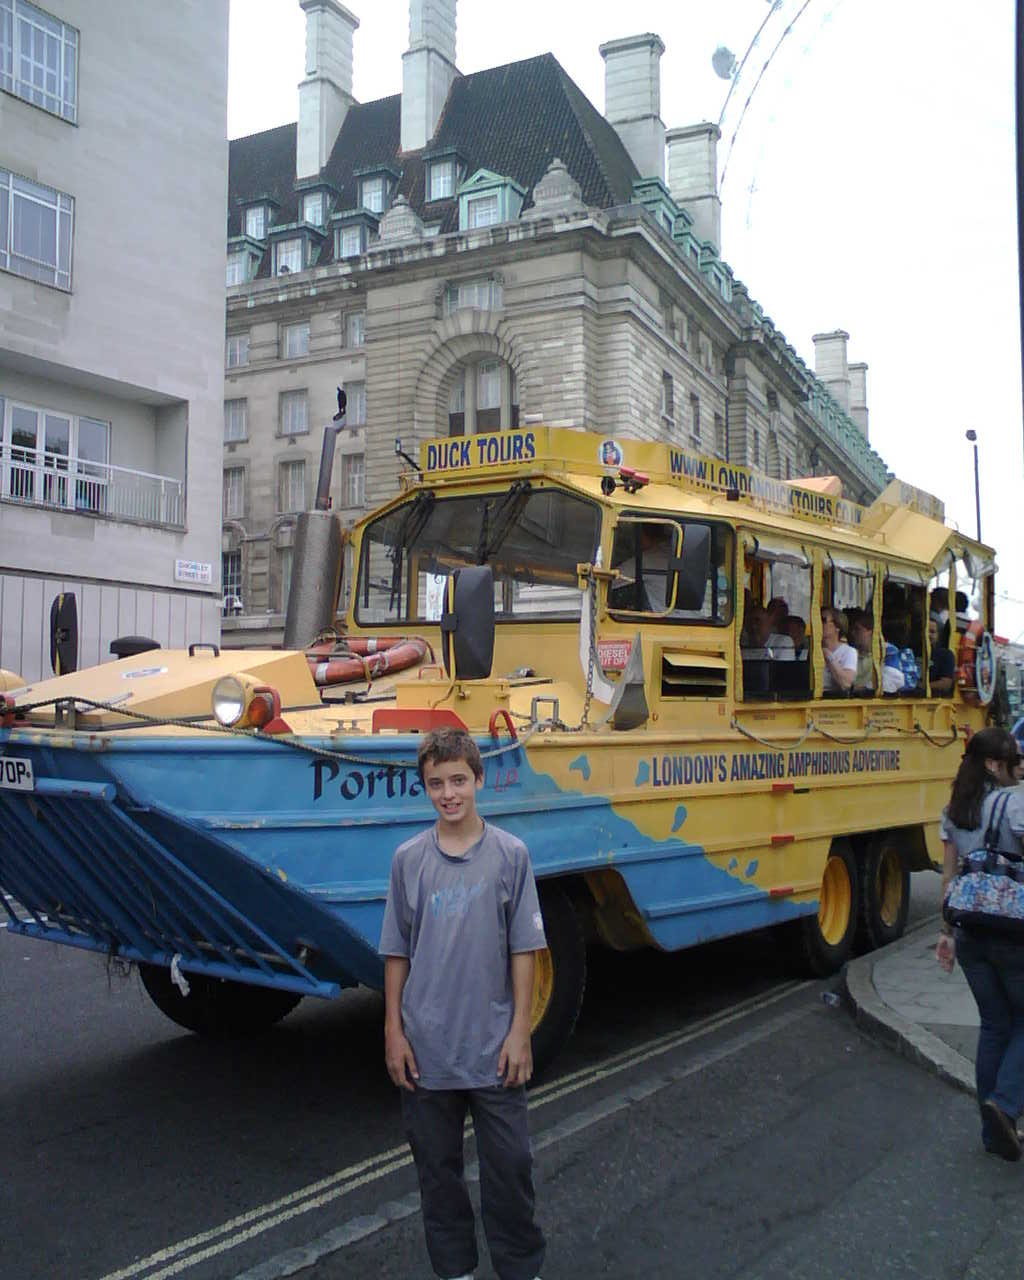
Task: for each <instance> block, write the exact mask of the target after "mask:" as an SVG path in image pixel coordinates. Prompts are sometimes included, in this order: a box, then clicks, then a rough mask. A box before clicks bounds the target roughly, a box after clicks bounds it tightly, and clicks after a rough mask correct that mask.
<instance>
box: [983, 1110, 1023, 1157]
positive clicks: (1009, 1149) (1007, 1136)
mask: <svg viewBox="0 0 1024 1280" xmlns="http://www.w3.org/2000/svg"><path fill="white" fill-rule="evenodd" d="M982 1106H983V1107H984V1108H985V1111H986V1112H987V1113H988V1115H989V1118H990V1119H991V1121H992V1133H991V1139H990V1142H991V1145H990V1146H989V1148H988V1149H989V1150H990V1151H991V1152H993V1153H994V1154H995V1155H997V1156H1002V1158H1003V1159H1004V1160H1011V1161H1016V1160H1019V1159H1020V1156H1021V1145H1020V1135H1019V1134H1018V1133H1017V1122H1016V1120H1014V1119H1013V1117H1012V1116H1008V1115H1007V1114H1006V1112H1005V1111H1003V1110H1002V1108H1000V1107H998V1106H996V1104H995V1103H994V1102H993V1101H992V1099H991V1098H989V1099H988V1100H987V1101H986V1102H983V1103H982Z"/></svg>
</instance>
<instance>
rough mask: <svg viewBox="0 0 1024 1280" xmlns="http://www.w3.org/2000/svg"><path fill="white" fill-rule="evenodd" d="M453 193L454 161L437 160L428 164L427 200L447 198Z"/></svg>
mask: <svg viewBox="0 0 1024 1280" xmlns="http://www.w3.org/2000/svg"><path fill="white" fill-rule="evenodd" d="M454 194H455V161H454V160H437V161H435V162H434V163H433V164H432V165H431V166H430V194H429V196H428V197H427V199H428V200H449V199H451V197H452V196H453V195H454Z"/></svg>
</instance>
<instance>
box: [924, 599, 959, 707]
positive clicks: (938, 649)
mask: <svg viewBox="0 0 1024 1280" xmlns="http://www.w3.org/2000/svg"><path fill="white" fill-rule="evenodd" d="M928 643H929V645H930V646H931V651H932V660H931V664H930V665H929V667H928V686H929V688H930V689H931V692H932V693H933V694H938V696H939V697H941V698H946V697H949V695H950V694H951V693H952V692H953V684H954V681H955V678H956V659H955V658H954V657H953V651H952V649H950V648H948V647H947V646H946V645H944V644H943V643H942V639H941V636H940V634H939V623H938V622H937V621H936V619H935V618H929V619H928Z"/></svg>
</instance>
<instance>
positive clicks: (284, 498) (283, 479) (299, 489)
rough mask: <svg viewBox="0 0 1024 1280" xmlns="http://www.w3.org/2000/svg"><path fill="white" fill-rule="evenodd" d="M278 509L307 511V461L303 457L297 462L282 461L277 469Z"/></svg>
mask: <svg viewBox="0 0 1024 1280" xmlns="http://www.w3.org/2000/svg"><path fill="white" fill-rule="evenodd" d="M277 509H278V511H305V509H306V463H305V460H304V459H302V458H299V459H297V460H296V461H295V462H282V463H281V465H280V467H278V471H277Z"/></svg>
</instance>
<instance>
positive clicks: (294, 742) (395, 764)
mask: <svg viewBox="0 0 1024 1280" xmlns="http://www.w3.org/2000/svg"><path fill="white" fill-rule="evenodd" d="M66 701H69V699H67V698H46V699H44V700H43V701H41V702H30V703H25V704H23V705H22V706H20V707H18V708H17V711H18V712H27V711H38V710H39V709H41V708H43V707H52V706H56V704H57V703H58V702H66ZM73 701H74V702H75V703H82V704H83V705H84V706H86V707H88V708H89V709H90V710H93V711H111V712H115V713H116V714H117V715H122V716H127V717H128V718H129V719H131V720H138V721H140V722H141V723H142V724H144V725H146V726H147V727H149V728H162V727H164V726H170V727H171V728H177V729H192V730H199V731H200V732H202V733H219V734H223V735H225V736H226V737H233V738H248V739H250V741H252V742H266V743H268V744H272V745H274V746H278V747H290V748H291V749H292V750H293V751H301V752H304V753H305V754H306V755H311V756H316V757H318V758H319V759H322V760H342V761H344V762H345V763H346V764H357V765H362V766H363V767H364V768H365V767H366V766H367V765H369V766H371V767H373V768H375V769H388V768H392V769H416V768H418V765H417V762H416V761H415V760H395V759H388V760H378V759H374V758H373V757H371V756H362V755H360V756H357V755H352V754H351V753H350V752H346V751H331V750H329V749H328V748H325V747H314V746H311V745H310V744H309V743H306V742H302V741H300V740H299V739H297V738H295V737H294V736H289V737H283V736H281V735H279V734H269V735H268V734H264V733H260V732H259V730H258V729H233V728H231V727H230V726H229V725H223V724H205V723H203V722H201V721H196V720H176V719H174V718H173V717H170V716H163V717H158V716H151V715H147V714H146V712H144V711H129V709H128V708H127V707H121V706H117V705H116V704H114V703H110V702H98V701H96V700H95V699H93V698H85V697H81V696H76V697H75V698H74V699H73ZM11 727H12V728H14V729H24V730H32V729H36V730H37V731H38V730H39V729H43V731H45V726H35V725H12V726H11ZM539 728H540V726H539V725H532V724H531V725H530V726H529V727H528V728H527V729H526V730H525V731H524V732H523V733H521V734H520V735H519V737H518V738H514V739H513V740H512V741H511V742H507V743H505V744H504V745H503V746H497V747H494V748H492V749H491V750H490V751H481V752H480V758H481V759H482V760H491V759H493V758H494V757H495V756H501V755H505V754H506V753H507V752H509V751H518V750H519V748H520V747H522V746H524V745H525V744H526V743H527V742H528V741H529V740H530V738H532V737H533V735H534V733H536V732H537V730H538V729H539Z"/></svg>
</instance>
